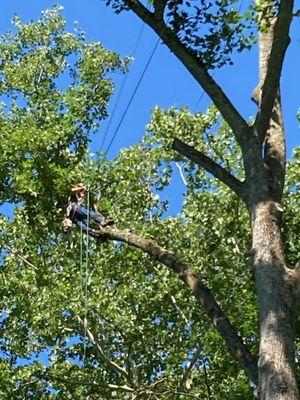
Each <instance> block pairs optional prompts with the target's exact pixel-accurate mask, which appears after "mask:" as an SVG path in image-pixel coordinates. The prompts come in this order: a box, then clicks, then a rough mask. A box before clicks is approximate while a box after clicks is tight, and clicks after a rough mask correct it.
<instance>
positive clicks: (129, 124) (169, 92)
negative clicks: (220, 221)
mask: <svg viewBox="0 0 300 400" xmlns="http://www.w3.org/2000/svg"><path fill="white" fill-rule="evenodd" d="M240 1H243V8H245V7H246V6H247V3H248V2H247V0H240ZM56 3H58V4H59V5H61V6H63V7H64V10H63V12H62V13H63V15H64V17H65V18H66V20H67V28H68V29H69V30H72V29H73V28H74V22H75V21H78V23H79V25H80V27H81V28H82V29H83V30H84V31H85V32H86V37H87V40H88V41H89V40H97V41H101V42H102V43H103V44H104V46H105V47H106V48H108V49H111V50H114V51H117V52H118V53H120V54H121V55H123V56H125V55H131V54H132V51H133V48H134V46H135V43H136V41H137V37H138V35H139V32H140V30H141V27H142V22H141V21H140V20H139V19H138V18H137V17H136V16H135V15H134V14H133V13H132V12H123V13H121V14H119V15H116V14H114V12H113V10H112V9H111V8H110V7H107V6H106V5H105V1H103V0H88V1H87V0H86V1H83V0H60V1H59V2H56ZM54 4H55V2H52V1H48V0H9V1H6V0H0V33H4V32H6V31H7V30H8V29H9V28H10V27H11V22H10V21H11V19H12V17H13V15H14V14H18V15H19V16H20V17H21V19H22V20H23V21H30V20H35V19H37V18H39V17H40V13H41V11H42V10H45V9H47V8H51V7H53V5H54ZM299 21H300V19H299V18H297V19H295V21H294V23H293V25H292V35H291V36H292V43H291V45H290V47H289V49H288V53H287V57H286V61H285V65H284V70H283V75H282V98H283V111H284V120H285V123H286V131H287V149H288V156H289V157H290V156H291V152H292V148H293V147H295V146H298V145H299V144H300V132H299V127H298V122H297V120H296V112H297V109H298V107H299V105H300V99H299V92H300V90H299V89H300V84H299V76H298V71H299V62H300V59H299V45H300V24H299ZM156 42H157V36H156V35H155V34H154V33H153V32H152V31H151V30H150V28H148V27H146V26H145V27H144V29H143V34H142V37H141V40H140V42H139V47H138V50H137V52H136V54H135V61H134V62H133V63H132V64H131V67H130V72H129V74H128V77H127V79H126V85H125V87H124V90H123V94H122V96H121V100H120V102H119V104H118V108H117V111H116V113H115V115H114V118H113V119H112V123H111V125H110V129H109V132H108V136H107V140H106V143H105V145H104V147H103V149H104V150H106V148H107V145H108V143H109V142H110V140H111V138H112V136H113V134H114V132H115V129H116V127H117V125H118V123H119V121H120V118H121V116H122V114H123V112H124V109H125V107H126V106H127V104H128V101H129V99H130V97H131V95H132V92H133V90H134V88H135V86H136V84H137V82H138V80H139V78H140V75H141V73H142V71H143V69H144V67H145V65H146V63H147V60H148V58H149V55H150V54H151V52H152V50H153V48H154V46H155V44H156ZM257 64H258V58H257V49H256V48H253V49H252V50H251V52H248V51H245V52H244V53H242V54H238V55H237V56H236V57H235V58H234V65H233V66H226V67H223V68H222V69H221V70H217V71H215V72H214V77H215V79H216V80H217V82H218V83H219V84H220V85H221V86H222V87H223V90H224V91H225V92H226V94H227V95H228V96H229V98H230V99H231V100H232V102H233V104H234V105H235V106H236V107H237V108H238V109H239V111H240V112H241V113H242V115H243V116H244V117H245V118H249V117H251V116H254V115H255V113H256V106H255V104H254V103H253V102H252V101H251V93H252V91H253V89H254V87H255V86H256V85H257V82H258V66H257ZM122 79H123V76H122V75H120V74H115V76H114V80H115V82H116V94H117V93H118V90H119V89H120V86H121V82H122ZM200 97H201V98H202V99H201V101H200V103H199V104H198V107H197V111H205V109H206V108H207V106H208V105H209V104H210V100H209V99H208V97H207V96H206V95H204V96H203V91H202V89H201V88H200V87H199V85H198V84H197V83H196V82H195V80H194V79H193V78H192V77H191V76H190V75H189V73H188V72H187V71H186V70H185V68H184V67H183V66H182V65H181V63H180V62H179V61H178V60H177V59H176V58H175V57H174V56H173V54H171V52H170V51H169V50H168V49H167V48H166V46H164V45H162V44H160V45H159V46H158V48H157V51H156V52H155V54H154V57H153V59H152V61H151V64H150V66H149V68H148V70H147V72H146V74H145V76H144V79H143V80H142V83H141V85H140V87H139V89H138V91H137V94H136V96H135V98H134V101H133V102H132V104H131V106H130V108H129V111H128V113H127V114H126V117H125V119H124V121H123V123H122V125H121V128H120V129H119V131H118V134H117V136H116V138H115V140H114V142H113V145H112V146H111V148H110V150H109V153H108V156H109V157H114V156H116V155H117V154H118V151H119V150H120V149H121V148H122V147H126V146H129V145H132V144H134V143H136V142H137V141H138V140H139V139H140V138H141V137H142V136H143V134H144V132H145V126H146V124H147V123H148V122H149V120H150V115H151V110H153V108H154V107H155V106H156V105H160V106H162V107H164V108H167V107H170V106H176V107H181V106H188V107H190V109H191V110H194V108H195V106H196V104H197V103H198V100H199V98H200ZM115 100H116V95H115V96H114V97H113V99H112V101H111V104H110V110H112V108H113V106H114V102H115ZM107 123H108V121H105V122H104V123H103V125H102V126H101V129H100V132H99V133H98V134H96V136H94V139H93V142H92V145H91V147H90V148H91V151H92V152H95V151H97V150H99V149H100V144H101V141H102V136H101V134H103V132H104V131H105V129H106V126H107ZM173 183H174V184H175V187H176V190H175V191H176V192H177V193H180V192H181V193H182V191H183V186H182V182H181V180H180V177H179V172H178V171H176V172H175V175H174V180H173ZM172 194H173V195H174V193H173V192H168V191H166V193H165V194H164V195H165V196H166V197H167V196H168V195H171V197H172ZM179 207H180V204H179V203H178V204H177V206H175V207H174V206H173V207H171V208H172V212H173V213H176V212H177V211H178V209H179ZM9 214H10V212H9Z"/></svg>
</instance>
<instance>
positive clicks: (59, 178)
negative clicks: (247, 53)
mask: <svg viewBox="0 0 300 400" xmlns="http://www.w3.org/2000/svg"><path fill="white" fill-rule="evenodd" d="M134 4H135V3H134ZM156 7H158V9H159V7H161V6H159V5H158V4H156ZM143 10H144V9H143ZM144 11H145V10H144ZM146 11H147V10H146ZM146 11H145V12H146ZM147 13H150V12H149V11H147ZM147 15H148V16H149V17H150V16H151V15H150V14H147ZM151 18H152V17H151ZM15 24H16V28H17V29H16V32H14V33H9V34H8V35H6V36H5V37H4V38H3V39H2V41H1V56H2V59H1V70H2V72H3V76H2V83H1V85H2V86H1V90H2V94H3V95H5V96H6V97H7V99H8V100H7V105H6V106H3V111H2V115H1V154H2V165H3V166H4V167H3V170H2V171H1V178H2V187H1V201H2V202H11V203H13V204H14V205H15V210H14V218H13V219H9V218H7V217H5V216H2V217H1V241H2V244H3V246H2V247H3V249H4V250H3V253H2V262H3V265H2V267H1V275H2V277H3V284H2V286H1V296H2V298H3V309H4V312H3V315H2V318H1V324H0V329H1V351H2V356H1V369H0V373H1V381H2V385H1V389H0V390H2V393H1V394H2V396H3V398H7V397H9V398H11V399H24V398H43V397H45V396H47V397H49V398H57V399H60V398H61V399H77V398H88V399H103V398H115V399H124V398H128V399H134V398H136V399H138V398H140V399H143V398H144V399H151V398H152V399H153V398H159V399H164V400H167V399H170V400H171V399H174V398H177V399H186V398H207V399H212V398H213V399H232V398H243V399H246V398H252V392H253V387H251V385H249V382H248V381H247V377H248V379H250V381H251V382H252V383H253V384H257V382H258V381H257V375H258V372H257V367H256V356H255V355H256V354H257V353H258V346H259V338H260V341H261V340H262V339H264V338H265V337H266V336H265V331H264V329H265V328H266V326H265V321H264V319H263V318H264V314H263V313H262V314H261V317H260V318H261V319H262V322H263V323H262V328H261V329H262V330H261V331H260V333H259V332H258V331H257V318H258V317H257V308H258V306H257V304H256V300H255V284H254V280H253V276H254V275H255V276H256V282H258V283H259V282H260V279H262V277H261V273H262V274H265V273H266V267H267V266H268V267H269V270H270V271H274V272H272V274H274V276H273V275H272V276H270V279H271V283H272V285H273V286H274V289H276V290H277V289H278V290H279V289H280V290H281V292H280V293H279V294H282V295H283V294H284V295H285V297H284V299H285V302H283V305H284V306H286V307H288V306H289V307H290V308H291V307H292V305H293V304H292V303H295V300H296V294H295V293H293V296H294V297H290V298H287V292H286V291H287V290H288V289H289V290H292V288H286V285H287V284H289V283H291V282H293V279H294V276H293V275H294V271H293V270H290V269H287V267H286V266H285V264H284V266H282V268H281V269H280V268H279V266H278V264H277V261H278V260H277V258H278V257H279V255H281V256H282V257H283V251H281V250H280V251H281V252H280V254H278V251H279V250H278V248H277V247H276V246H275V245H277V244H278V242H276V241H274V243H271V244H270V243H268V247H264V249H265V252H263V253H261V247H260V245H258V244H257V242H256V240H257V235H258V233H260V231H259V229H258V228H259V227H261V225H262V226H263V227H264V229H266V230H268V231H267V232H272V229H273V228H274V227H276V226H279V225H278V224H279V223H281V224H282V226H281V229H282V234H283V237H284V238H285V242H284V243H286V245H285V250H286V257H287V265H295V264H296V262H297V257H298V254H299V243H298V240H297V236H298V235H299V219H298V217H295V216H294V215H295V211H297V210H298V209H299V194H298V193H297V185H298V182H299V174H300V170H299V162H300V161H299V150H298V151H296V152H295V158H294V161H293V162H291V163H290V166H289V170H288V175H287V184H286V192H285V197H284V204H283V205H282V206H283V207H284V208H285V213H284V214H285V218H284V220H283V221H282V222H280V221H279V220H278V214H279V213H280V207H281V206H280V205H279V203H281V192H280V196H279V189H278V191H277V192H276V193H275V194H276V196H278V198H277V197H276V199H274V197H272V196H275V194H272V193H273V192H268V191H269V190H271V189H274V185H275V183H274V185H273V184H272V181H270V182H269V181H268V182H269V183H270V187H271V189H269V186H268V185H267V187H266V186H265V184H266V182H265V180H266V179H267V174H271V172H272V173H274V177H276V178H277V177H278V175H277V173H276V174H275V172H274V168H273V164H272V162H271V163H268V162H267V161H268V159H266V158H263V157H265V156H262V155H261V151H260V149H261V148H262V147H263V146H266V148H269V146H271V145H270V143H271V142H270V140H268V141H267V142H265V144H263V143H262V142H261V140H262V138H261V137H260V136H258V134H257V135H256V134H253V130H254V127H253V126H249V125H248V124H247V123H246V122H244V121H243V120H242V118H241V117H240V116H238V115H237V112H236V111H235V110H234V109H233V108H232V107H231V108H230V107H229V108H228V107H225V108H226V109H227V111H230V112H229V114H226V112H225V115H224V112H223V109H220V111H221V113H222V114H223V116H224V117H225V119H226V120H227V122H224V120H223V119H222V118H221V116H220V115H219V113H218V111H217V110H216V108H215V107H211V108H209V110H207V113H204V114H201V113H197V114H195V115H192V114H190V113H189V112H188V110H186V109H181V110H176V109H170V110H167V111H164V110H161V109H160V108H157V109H156V110H155V111H154V113H153V115H152V119H151V122H150V124H149V126H148V127H147V133H146V135H145V137H144V138H143V140H142V141H141V142H140V143H138V144H137V145H136V146H133V147H132V148H129V149H124V150H123V151H121V152H120V154H119V156H118V157H117V158H116V159H115V160H107V159H106V158H105V157H103V155H102V156H101V155H100V156H99V157H96V158H93V157H88V159H87V160H85V159H84V158H85V154H86V150H87V143H88V134H89V133H90V132H91V131H93V128H95V129H97V127H98V125H97V124H98V123H99V122H100V120H101V119H102V118H104V117H105V115H106V103H107V101H108V99H109V96H110V94H111V91H112V87H113V85H112V82H111V80H110V79H109V77H108V76H109V75H108V74H110V73H111V72H113V71H115V70H116V69H120V68H121V69H123V70H124V69H126V60H125V61H122V60H120V58H119V57H118V56H117V55H116V54H114V53H112V52H108V51H106V50H105V49H103V47H102V46H101V45H100V44H99V43H92V44H86V43H85V40H84V37H83V34H82V32H80V31H79V32H77V34H76V35H74V34H69V33H66V32H65V31H64V20H63V19H62V17H61V16H60V15H59V12H58V10H51V11H47V12H45V13H44V15H43V16H42V18H41V20H39V21H37V22H36V23H31V24H27V25H26V24H22V23H21V22H20V21H19V20H18V19H16V20H15ZM174 29H175V28H174ZM168 34H170V35H171V34H172V32H169V31H168ZM172 35H173V34H172ZM172 37H173V36H172ZM181 49H182V48H181ZM185 54H186V53H185ZM187 54H188V55H189V54H190V52H187ZM226 54H227V53H226V52H225V58H226ZM206 57H207V60H206V62H209V61H208V60H209V59H210V58H209V57H211V55H210V56H209V55H206ZM197 60H198V58H197ZM222 60H223V61H225V59H224V58H222V57H221V58H220V59H219V60H218V61H217V63H220V64H222V63H223V61H222ZM195 62H196V61H195ZM197 62H198V61H197ZM211 65H213V64H211ZM202 72H203V71H202ZM206 75H207V72H206ZM62 76H63V77H64V78H65V77H66V76H67V84H65V81H63V83H64V86H63V88H61V86H62V85H61V81H60V79H61V78H62ZM207 76H208V75H207ZM211 82H212V81H211ZM212 84H213V83H212ZM215 90H216V95H217V97H218V96H220V95H221V92H220V89H218V88H216V87H215V89H214V90H213V92H214V91H215ZM263 91H264V90H263ZM223 99H224V101H225V100H226V98H225V97H224V96H223ZM228 102H229V101H228V100H226V104H227V106H229V105H230V104H229V103H228ZM216 103H217V102H216ZM221 103H222V102H221ZM217 105H218V106H220V104H218V103H217ZM261 106H262V105H261ZM219 108H220V107H219ZM228 116H229V117H230V116H231V117H230V118H229V117H228ZM237 117H238V122H239V124H241V127H243V129H245V132H243V134H242V133H241V132H240V131H239V129H238V127H239V124H237V126H235V129H233V127H232V122H233V121H236V118H237ZM231 118H233V119H231ZM260 118H261V117H260ZM95 124H96V126H95ZM255 126H256V125H255ZM272 126H273V125H272ZM233 132H234V133H235V135H237V136H234V134H233ZM271 133H272V131H271V132H270V135H271ZM271 137H272V136H271ZM250 139H251V143H250V144H249V143H248V147H245V146H246V140H247V141H248V140H250ZM186 143H188V144H186ZM172 147H173V149H172ZM174 148H175V150H174ZM178 150H180V152H178ZM254 150H256V153H255V152H254ZM259 151H260V153H259V154H258V152H259ZM267 154H269V153H267ZM245 156H247V157H248V158H247V157H246V159H245ZM249 157H250V158H249ZM253 160H254V161H255V164H254V165H252V166H251V162H252V161H253ZM199 164H200V166H201V168H199ZM266 165H268V169H266ZM276 165H277V164H276ZM203 167H205V168H203ZM258 167H259V169H257V168H258ZM174 168H179V170H180V172H181V175H182V177H183V180H184V182H185V195H184V202H183V206H182V210H181V212H180V214H179V215H178V217H177V218H174V217H168V216H166V210H167V202H166V201H165V199H164V189H165V188H166V187H167V186H168V185H169V184H170V181H171V178H172V170H173V169H174ZM205 169H206V170H208V171H209V172H210V174H207V173H206V172H205ZM276 171H277V170H276ZM258 173H259V175H257V174H258ZM278 173H279V172H278ZM211 174H212V175H213V176H211ZM249 174H250V176H249ZM214 176H215V177H217V178H218V180H216V179H214ZM255 179H256V181H255ZM76 180H80V181H83V182H88V181H89V183H90V186H91V188H92V189H93V190H95V191H97V188H99V187H101V191H102V199H101V201H100V203H99V206H100V207H101V209H102V211H103V213H105V214H106V215H109V214H110V215H111V216H113V217H114V218H115V219H116V220H117V228H106V229H102V230H101V234H102V236H103V238H104V239H108V240H107V241H106V242H102V241H99V242H97V241H94V240H90V241H89V246H88V249H87V253H86V249H85V244H87V243H86V241H85V242H84V241H81V238H80V232H74V233H73V239H70V241H66V240H64V239H63V238H62V235H61V234H60V229H59V221H60V220H61V218H62V217H63V212H64V211H63V207H64V205H65V202H66V196H67V192H68V188H69V185H70V184H71V183H74V182H75V181H76ZM276 183H277V181H276ZM279 183H281V184H282V182H281V181H279ZM255 185H258V188H260V189H261V190H257V192H255ZM276 188H277V186H276ZM274 190H275V189H274ZM280 190H281V191H282V190H283V188H282V186H280ZM250 195H251V196H250ZM249 196H250V197H249ZM254 196H260V197H259V198H258V199H257V198H255V199H256V200H255V199H254ZM279 197H280V199H279ZM252 200H253V201H254V200H255V201H256V203H252ZM275 200H276V201H275ZM266 210H267V211H268V210H269V211H270V210H271V211H272V215H270V213H269V211H268V212H267V211H266ZM247 211H250V215H251V216H252V219H253V220H252V232H251V227H250V224H249V218H248V214H247ZM254 211H255V212H254ZM257 212H259V213H258V216H259V218H260V219H259V220H257V218H256V214H255V213H257ZM267 222H268V224H267ZM129 228H130V229H129ZM254 228H255V229H254ZM278 229H279V228H278ZM273 234H274V235H275V234H276V235H277V236H276V235H275V236H274V237H275V238H276V240H279V231H278V230H275V233H274V232H273ZM251 236H252V239H251ZM254 236H255V238H256V239H255V241H254V239H253V237H254ZM258 239H259V240H261V241H263V240H265V238H264V237H263V236H262V235H260V236H258ZM251 240H252V246H253V251H252V252H251V266H252V269H251V270H250V269H249V267H248V253H249V248H250V246H251ZM259 244H260V243H259ZM273 244H274V246H275V247H274V246H273ZM128 245H129V246H128ZM265 245H266V244H264V246H265ZM82 247H84V251H83V248H82ZM86 254H88V255H89V257H88V258H87V259H85V255H86ZM270 255H272V257H273V258H274V260H273V258H272V260H273V261H274V263H272V264H271V263H269V264H267V265H265V263H266V262H267V261H268V259H267V260H266V259H265V257H269V256H270ZM273 261H272V262H273ZM281 261H282V262H283V259H282V258H281ZM278 262H279V261H278ZM253 267H255V268H253ZM269 270H267V272H268V271H269ZM260 271H262V272H260ZM280 274H281V275H280ZM286 276H288V277H289V280H287V278H286ZM267 277H268V278H269V275H268V274H267ZM178 278H179V279H178ZM275 278H276V279H275ZM280 279H281V280H280ZM284 279H286V280H284ZM180 281H182V283H179V282H180ZM280 282H281V283H282V282H283V283H284V284H282V285H281V286H279V284H280ZM285 282H286V284H285ZM258 283H256V286H259V285H258ZM264 284H265V286H264V288H265V290H266V294H264V293H261V292H260V291H258V300H259V302H261V301H262V299H264V296H265V295H270V293H269V292H268V291H267V289H268V288H269V284H270V282H269V281H268V280H267V279H266V282H265V283H264ZM294 288H296V280H295V284H294ZM279 294H277V292H276V291H274V292H273V297H274V299H275V300H276V296H277V295H278V296H279ZM290 295H292V294H291V293H290ZM267 300H268V301H271V299H270V298H269V297H268V296H267ZM277 300H278V298H277ZM262 304H263V305H265V303H262ZM275 304H277V302H275ZM280 307H281V313H280V316H281V317H282V318H283V317H284V318H285V319H284V321H285V322H286V321H289V322H290V324H291V325H290V328H291V329H292V322H293V320H292V315H291V313H290V311H291V309H288V310H287V309H285V308H282V307H283V306H282V304H280ZM262 311H264V308H263V310H262ZM269 311H270V310H269ZM283 311H284V313H283ZM276 312H277V309H274V311H273V313H274V316H275V317H277V314H276ZM272 315H273V314H272ZM228 316H230V318H229V317H228ZM245 316H247V318H245ZM267 322H268V321H267ZM275 322H276V323H274V321H272V323H273V326H272V329H273V330H274V332H275V333H276V332H277V330H276V329H277V328H278V329H279V328H280V327H281V328H282V320H281V319H279V318H278V321H277V320H276V321H275ZM277 325H278V326H277ZM296 327H297V325H296ZM269 328H270V327H269ZM275 328H276V329H275ZM272 332H273V331H272ZM293 332H294V331H293ZM287 333H289V331H287ZM271 337H272V338H273V336H271ZM221 338H222V339H223V340H224V341H225V343H226V345H227V347H226V346H224V343H223V341H222V340H221ZM276 338H277V339H278V340H279V339H280V340H281V341H286V344H289V345H290V346H291V347H288V349H289V351H292V350H294V349H295V350H297V348H298V347H297V346H298V344H297V343H296V345H295V348H294V347H293V346H292V343H290V337H289V336H288V335H287V334H286V336H285V337H281V336H280V337H279V338H278V337H277V336H275V339H276ZM275 339H274V340H275ZM280 348H281V347H280ZM291 349H292V350H291ZM273 350H274V349H273ZM278 353H279V351H278ZM288 354H290V353H288ZM267 356H269V353H268V352H267V353H266V360H268V358H267ZM274 360H275V358H274ZM282 360H283V362H286V363H289V366H290V367H291V366H292V367H293V368H294V364H293V362H294V360H291V359H285V358H282ZM272 365H273V364H272ZM276 365H277V364H276ZM278 366H281V364H278ZM262 367H263V365H262V364H260V366H259V368H261V369H262V370H264V369H263V368H262ZM259 371H260V369H259ZM289 371H290V369H284V370H283V372H284V373H283V372H282V373H280V374H278V373H277V374H276V373H273V372H272V371H271V372H272V373H271V372H270V371H269V370H266V373H265V374H260V380H261V384H260V385H262V386H261V387H260V392H259V393H260V394H259V395H260V397H261V398H273V397H274V398H278V399H279V398H293V397H292V396H291V394H290V397H288V395H287V393H288V392H289V391H295V390H296V389H295V388H296V386H292V385H291V386H289V387H286V386H284V383H286V379H287V376H286V374H285V373H287V372H289ZM293 372H294V369H293ZM295 373H296V372H295ZM268 374H269V375H268ZM270 374H271V376H272V380H271V382H270V385H269V386H270V387H268V385H266V384H265V380H266V382H268V379H267V378H268V377H270ZM293 377H294V378H295V379H296V375H295V376H294V375H293ZM280 379H281V380H280ZM278 380H280V382H281V386H280V388H279V389H276V394H273V392H272V390H273V391H274V390H275V389H274V385H276V384H278ZM289 393H290V392H289ZM272 396H273V397H272ZM280 396H281V397H280ZM282 396H285V397H282Z"/></svg>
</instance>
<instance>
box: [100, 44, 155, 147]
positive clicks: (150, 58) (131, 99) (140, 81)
mask: <svg viewBox="0 0 300 400" xmlns="http://www.w3.org/2000/svg"><path fill="white" fill-rule="evenodd" d="M159 43H160V38H159V39H158V40H157V42H156V44H155V46H154V48H153V50H152V52H151V54H150V56H149V59H148V61H147V63H146V65H145V68H144V70H143V72H142V74H141V76H140V78H139V80H138V82H137V84H136V87H135V89H134V91H133V93H132V95H131V97H130V99H129V102H128V104H127V106H126V108H125V111H124V112H123V114H122V117H121V119H120V122H119V124H118V126H117V128H116V130H115V132H114V134H113V136H112V138H111V140H110V142H109V145H108V147H107V149H106V151H105V154H107V153H108V151H109V149H110V148H111V145H112V143H113V142H114V140H115V138H116V135H117V133H118V131H119V129H120V127H121V125H122V123H123V121H124V118H125V116H126V114H127V111H128V110H129V107H130V105H131V103H132V101H133V100H134V98H135V95H136V93H137V91H138V89H139V87H140V85H141V83H142V80H143V78H144V75H145V73H146V72H147V69H148V67H149V65H150V63H151V60H152V58H153V56H154V54H155V52H156V49H157V48H158V45H159Z"/></svg>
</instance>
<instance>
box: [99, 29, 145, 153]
mask: <svg viewBox="0 0 300 400" xmlns="http://www.w3.org/2000/svg"><path fill="white" fill-rule="evenodd" d="M144 28H145V22H143V23H142V25H141V28H140V30H139V33H138V37H137V40H136V42H135V45H134V47H133V50H132V52H131V55H132V57H133V58H134V56H135V54H136V52H137V49H138V47H139V45H140V41H141V38H142V36H143V32H144ZM128 75H129V74H125V75H124V77H123V80H122V83H121V87H120V90H119V93H118V96H117V99H116V102H115V104H114V107H113V109H112V113H111V115H110V117H109V120H108V124H107V126H106V129H105V132H104V134H103V138H102V141H101V145H100V149H99V151H100V152H101V151H102V150H103V148H104V143H105V140H106V137H107V134H108V132H109V129H110V126H111V123H112V121H113V118H114V115H115V113H116V110H117V107H118V105H119V102H120V99H121V96H122V94H123V90H124V87H125V84H126V82H127V79H128Z"/></svg>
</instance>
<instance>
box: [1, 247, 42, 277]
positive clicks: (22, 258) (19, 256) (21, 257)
mask: <svg viewBox="0 0 300 400" xmlns="http://www.w3.org/2000/svg"><path fill="white" fill-rule="evenodd" d="M3 247H5V248H6V249H8V250H9V251H10V252H11V253H12V254H13V255H15V256H17V257H18V258H19V259H20V260H22V261H23V262H24V263H25V264H27V265H29V266H30V267H31V268H33V269H34V270H36V271H37V270H38V267H36V266H35V265H33V264H32V263H31V262H29V261H28V260H26V258H24V257H23V256H21V254H20V253H19V252H18V251H17V250H14V249H13V248H11V247H10V246H9V245H8V244H4V245H3Z"/></svg>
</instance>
